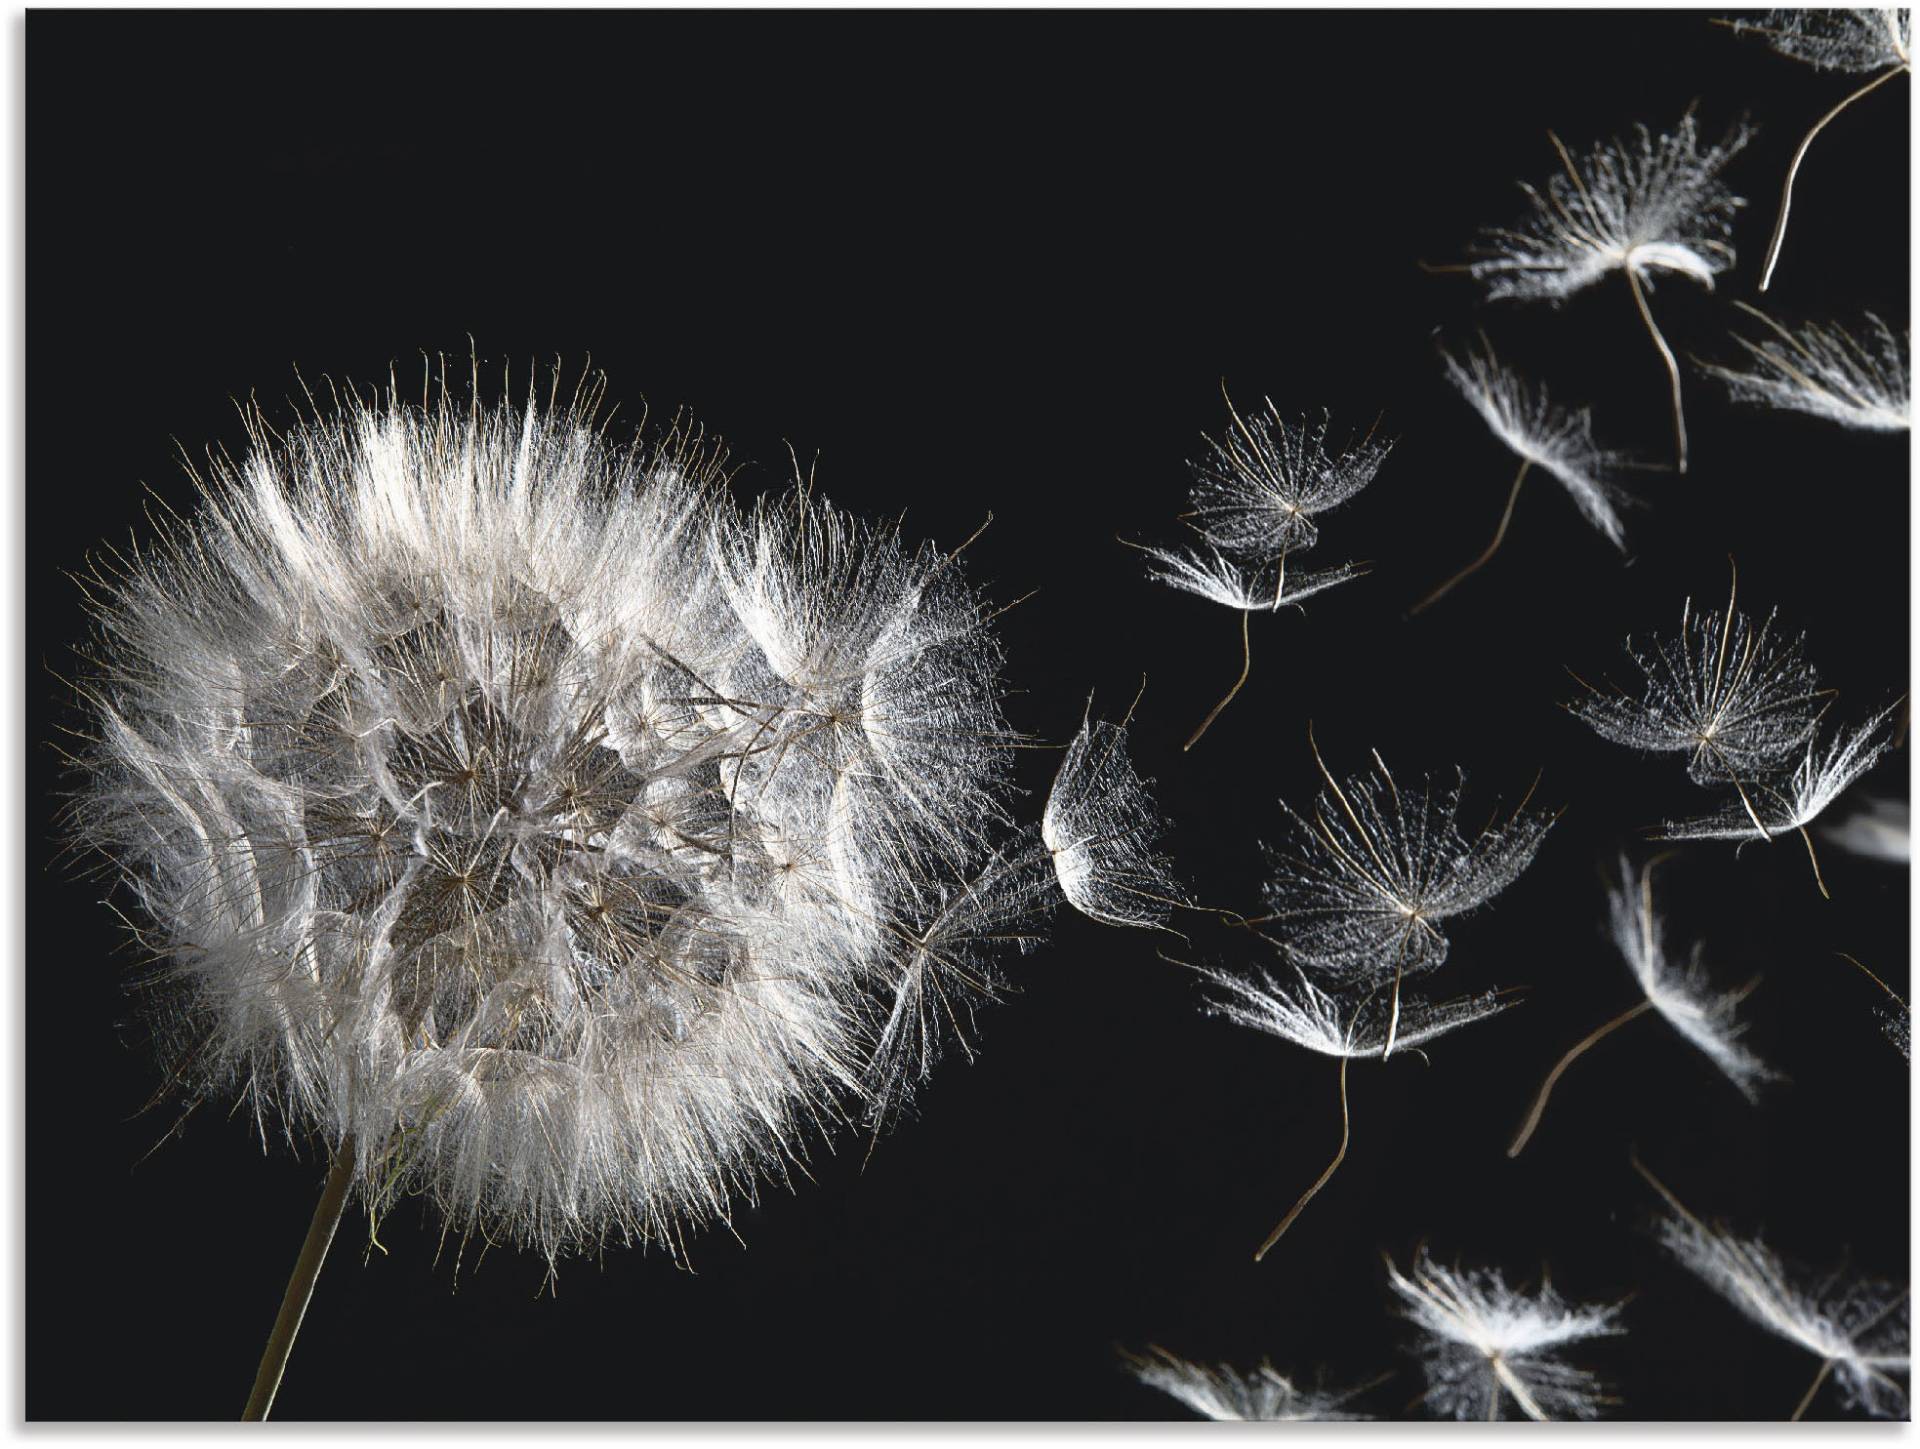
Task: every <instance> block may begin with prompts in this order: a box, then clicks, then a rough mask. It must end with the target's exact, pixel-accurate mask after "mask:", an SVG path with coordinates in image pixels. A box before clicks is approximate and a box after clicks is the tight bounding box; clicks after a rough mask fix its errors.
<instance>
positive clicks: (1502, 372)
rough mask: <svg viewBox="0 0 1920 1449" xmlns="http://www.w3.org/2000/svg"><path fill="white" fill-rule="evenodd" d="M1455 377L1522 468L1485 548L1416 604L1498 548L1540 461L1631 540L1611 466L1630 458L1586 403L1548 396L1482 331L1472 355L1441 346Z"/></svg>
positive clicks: (1587, 512)
mask: <svg viewBox="0 0 1920 1449" xmlns="http://www.w3.org/2000/svg"><path fill="white" fill-rule="evenodd" d="M1440 357H1441V360H1442V361H1443V362H1444V363H1445V364H1446V369H1447V380H1448V381H1449V382H1451V383H1452V384H1453V385H1454V386H1455V387H1456V388H1458V389H1459V390H1460V393H1461V395H1462V396H1463V397H1465V398H1466V400H1467V401H1468V402H1469V403H1471V404H1472V405H1473V409H1474V411H1475V412H1477V413H1479V414H1480V417H1481V420H1482V421H1483V422H1485V423H1486V425H1487V427H1488V429H1489V430H1490V431H1491V432H1492V433H1493V435H1494V436H1495V437H1496V438H1498V439H1499V440H1500V441H1501V442H1502V443H1504V444H1506V445H1507V447H1508V448H1509V449H1510V450H1511V451H1512V452H1513V453H1515V454H1516V455H1517V456H1518V457H1519V459H1520V471H1519V472H1518V473H1516V474H1515V475H1514V479H1513V488H1512V490H1511V491H1510V492H1509V493H1508V494H1507V506H1506V508H1505V510H1504V511H1503V512H1502V513H1501V515H1500V523H1499V526H1498V527H1497V528H1495V529H1494V532H1493V542H1491V543H1489V544H1488V545H1487V548H1486V551H1485V552H1484V553H1482V554H1481V555H1480V556H1479V557H1478V558H1476V559H1475V560H1474V561H1473V562H1472V563H1470V564H1468V565H1467V566H1466V567H1465V568H1463V569H1461V570H1460V572H1459V573H1457V574H1455V575H1454V576H1453V577H1452V578H1450V579H1448V580H1447V581H1446V582H1445V583H1443V584H1442V585H1440V587H1439V588H1437V589H1435V590H1434V591H1433V592H1432V593H1430V594H1428V595H1427V597H1426V598H1424V599H1422V600H1421V601H1420V602H1419V603H1418V604H1416V605H1414V607H1413V610H1412V612H1414V613H1416V614H1417V613H1419V612H1420V611H1421V610H1422V609H1425V608H1426V607H1427V606H1428V605H1429V604H1432V603H1435V602H1437V601H1438V600H1439V599H1440V598H1441V597H1442V596H1443V595H1444V594H1446V593H1447V592H1449V591H1450V590H1451V589H1452V588H1453V587H1454V585H1456V584H1458V583H1459V582H1460V581H1461V580H1462V579H1464V578H1466V577H1467V576H1468V575H1469V574H1472V573H1474V572H1476V571H1477V570H1479V569H1480V568H1481V567H1482V566H1483V565H1485V564H1486V562H1487V561H1488V560H1489V559H1491V558H1492V557H1493V556H1494V554H1495V553H1496V552H1497V551H1498V550H1499V548H1500V545H1501V543H1502V542H1504V541H1505V539H1506V536H1507V525H1508V524H1509V523H1510V522H1512V520H1513V506H1514V504H1515V503H1516V502H1518V501H1519V498H1520V485H1521V484H1523V483H1525V482H1526V481H1527V474H1528V473H1529V472H1530V471H1532V470H1533V469H1534V468H1536V467H1537V468H1539V469H1541V471H1543V472H1545V473H1547V474H1548V475H1550V476H1551V477H1552V478H1554V479H1555V480H1556V481H1557V482H1558V483H1559V484H1560V486H1561V487H1563V488H1565V489H1566V490H1567V492H1568V494H1569V495H1570V496H1571V497H1572V499H1573V501H1574V504H1575V506H1577V507H1578V508H1579V510H1580V512H1581V515H1582V516H1583V517H1584V518H1585V519H1586V520H1587V522H1588V523H1591V524H1592V525H1593V526H1594V527H1595V528H1597V529H1599V530H1600V532H1601V533H1603V534H1605V535H1606V536H1607V540H1608V542H1610V543H1612V544H1613V546H1614V547H1615V548H1619V549H1625V548H1626V534H1625V530H1624V529H1623V528H1622V526H1621V523H1620V515H1619V514H1618V513H1617V512H1615V511H1614V510H1615V505H1616V504H1619V503H1622V502H1624V497H1623V495H1622V494H1621V492H1620V489H1619V488H1618V487H1617V486H1615V485H1614V484H1613V483H1612V482H1611V481H1610V480H1609V479H1608V478H1607V476H1606V475H1607V474H1608V473H1609V472H1610V471H1612V470H1613V469H1615V468H1618V467H1620V466H1622V465H1623V464H1624V463H1625V462H1626V461H1627V460H1626V459H1625V457H1624V456H1623V455H1621V454H1618V453H1610V452H1607V451H1605V450H1603V449H1602V448H1601V447H1600V446H1599V445H1598V444H1596V443H1595V442H1594V441H1593V417H1592V414H1591V413H1590V412H1589V411H1588V410H1587V409H1586V408H1579V409H1575V410H1572V411H1569V410H1567V409H1565V408H1560V407H1556V406H1554V404H1553V403H1551V402H1550V401H1548V399H1547V394H1546V390H1545V389H1544V388H1540V387H1536V386H1534V385H1533V384H1531V383H1529V382H1528V381H1527V380H1526V379H1525V378H1523V377H1521V376H1520V375H1519V374H1518V373H1515V372H1513V371H1511V370H1509V369H1507V368H1505V367H1502V366H1501V365H1500V362H1499V360H1498V359H1497V358H1496V357H1495V356H1494V355H1493V347H1492V344H1490V343H1489V342H1488V341H1487V340H1486V338H1485V337H1484V336H1483V337H1482V338H1481V339H1480V348H1479V349H1478V350H1477V351H1472V350H1470V351H1468V352H1467V354H1466V356H1465V359H1464V360H1462V359H1461V358H1459V357H1456V356H1454V355H1453V353H1451V352H1448V351H1447V350H1446V349H1444V348H1442V349H1441V352H1440Z"/></svg>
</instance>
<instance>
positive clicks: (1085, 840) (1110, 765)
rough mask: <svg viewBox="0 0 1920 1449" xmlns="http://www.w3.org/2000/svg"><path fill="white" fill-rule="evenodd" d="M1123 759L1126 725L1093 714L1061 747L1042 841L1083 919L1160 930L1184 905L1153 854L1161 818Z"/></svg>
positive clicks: (1143, 785) (1043, 817)
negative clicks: (1063, 750) (1063, 751)
mask: <svg viewBox="0 0 1920 1449" xmlns="http://www.w3.org/2000/svg"><path fill="white" fill-rule="evenodd" d="M1148 783H1149V782H1148V781H1145V780H1142V779H1141V778H1140V776H1139V775H1138V774H1137V773H1136V772H1135V771H1134V768H1133V764H1132V762H1131V761H1130V760H1129V759H1128V758H1127V721H1126V720H1123V721H1121V722H1120V723H1119V724H1112V723H1110V722H1109V721H1106V720H1096V719H1093V718H1092V717H1091V716H1089V717H1087V718H1086V719H1083V720H1082V721H1081V724H1080V729H1079V731H1078V732H1077V733H1076V734H1075V735H1074V737H1073V738H1072V740H1070V741H1069V742H1068V744H1067V753H1066V756H1065V758H1063V759H1062V760H1061V762H1060V770H1059V773H1058V774H1056V775H1055V776H1054V781H1053V788H1052V789H1051V790H1050V791H1049V792H1048V794H1047V804H1046V809H1045V811H1044V812H1043V813H1042V814H1041V817H1040V839H1041V842H1042V843H1043V845H1044V846H1045V848H1046V852H1047V855H1048V857H1049V858H1050V859H1051V860H1052V862H1053V870H1054V876H1055V879H1056V880H1057V881H1058V882H1059V885H1060V891H1061V893H1062V894H1063V895H1065V896H1066V898H1067V901H1068V903H1069V904H1070V905H1072V907H1073V908H1074V909H1075V910H1077V911H1079V912H1080V913H1081V914H1082V915H1084V916H1089V917H1091V918H1092V919H1094V920H1096V921H1101V922H1103V923H1105V924H1107V925H1110V926H1161V925H1164V924H1166V920H1167V917H1168V915H1169V914H1170V913H1171V911H1172V909H1173V907H1175V906H1178V905H1184V904H1186V897H1185V893H1184V892H1183V891H1182V890H1181V888H1180V885H1179V882H1177V881H1176V880H1174V878H1173V875H1172V870H1171V867H1170V865H1169V864H1168V862H1167V861H1166V859H1165V858H1164V857H1162V856H1161V855H1160V854H1158V853H1157V851H1156V850H1155V845H1154V842H1155V838H1156V836H1157V835H1158V834H1159V832H1160V828H1161V824H1162V822H1161V819H1160V813H1159V811H1158V810H1157V809H1156V808H1155V806H1154V803H1153V800H1152V798H1151V797H1150V796H1149V795H1148V794H1147V785H1148Z"/></svg>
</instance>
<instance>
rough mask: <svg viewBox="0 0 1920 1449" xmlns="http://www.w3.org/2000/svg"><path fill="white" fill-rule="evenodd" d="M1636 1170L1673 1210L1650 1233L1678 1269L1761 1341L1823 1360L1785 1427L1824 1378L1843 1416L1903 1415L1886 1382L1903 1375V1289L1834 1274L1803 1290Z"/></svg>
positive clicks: (1754, 1247)
mask: <svg viewBox="0 0 1920 1449" xmlns="http://www.w3.org/2000/svg"><path fill="white" fill-rule="evenodd" d="M1633 1166H1634V1170H1635V1171H1637V1172H1638V1173H1639V1174H1640V1175H1641V1176H1642V1177H1644V1178H1645V1179H1646V1180H1647V1181H1648V1182H1649V1183H1650V1184H1651V1185H1652V1186H1653V1189H1654V1191H1655V1192H1657V1193H1659V1194H1660V1196H1661V1197H1662V1198H1664V1199H1665V1200H1666V1203H1667V1206H1668V1207H1669V1208H1671V1209H1672V1211H1671V1212H1670V1213H1667V1214H1666V1215H1664V1216H1662V1217H1661V1218H1660V1219H1659V1221H1658V1224H1657V1231H1658V1233H1659V1237H1660V1242H1661V1244H1662V1246H1664V1247H1665V1248H1666V1249H1667V1251H1668V1252H1670V1253H1672V1254H1673V1256H1674V1257H1675V1258H1676V1259H1678V1260H1679V1262H1680V1265H1681V1266H1682V1267H1684V1268H1685V1269H1686V1270H1687V1271H1688V1272H1690V1273H1692V1274H1693V1275H1694V1276H1695V1277H1697V1278H1699V1279H1700V1280H1701V1281H1702V1282H1704V1283H1705V1284H1706V1285H1707V1286H1708V1287H1710V1288H1712V1289H1713V1290H1714V1291H1715V1292H1716V1293H1718V1294H1719V1295H1720V1296H1721V1297H1722V1298H1725V1299H1726V1300H1727V1301H1728V1302H1729V1303H1731V1304H1732V1305H1733V1306H1734V1307H1735V1308H1737V1309H1739V1310H1740V1311H1741V1313H1743V1314H1745V1315H1746V1316H1747V1317H1748V1318H1750V1319H1751V1320H1753V1322H1755V1323H1757V1324H1759V1325H1760V1326H1761V1327H1762V1328H1764V1329H1766V1330H1767V1332H1769V1333H1771V1334H1774V1335H1775V1336H1776V1337H1779V1338H1783V1339H1785V1340H1786V1341H1787V1342H1789V1343H1793V1344H1798V1345H1799V1346H1800V1347H1801V1348H1804V1349H1805V1350H1806V1351H1807V1352H1808V1353H1811V1354H1812V1355H1813V1356H1814V1357H1816V1358H1818V1359H1819V1360H1820V1372H1819V1373H1818V1374H1816V1375H1815V1376H1814V1380H1813V1382H1812V1383H1811V1384H1810V1385H1808V1387H1807V1391H1806V1393H1805V1394H1803V1395H1802V1396H1801V1399H1800V1402H1799V1404H1798V1406H1796V1407H1795V1409H1794V1411H1793V1413H1792V1414H1791V1415H1789V1418H1790V1419H1792V1420H1793V1421H1795V1422H1798V1420H1799V1419H1800V1418H1801V1417H1802V1416H1803V1415H1804V1414H1805V1413H1806V1412H1807V1410H1808V1408H1809V1407H1811V1406H1812V1404H1813V1401H1814V1397H1815V1396H1816V1395H1817V1394H1818V1393H1819V1392H1820V1390H1821V1388H1822V1386H1823V1385H1825V1383H1826V1382H1827V1380H1828V1379H1829V1378H1831V1379H1833V1381H1834V1382H1835V1384H1836V1385H1838V1387H1839V1389H1840V1398H1841V1406H1842V1407H1843V1408H1848V1409H1852V1408H1859V1409H1861V1410H1863V1411H1864V1412H1865V1413H1866V1414H1867V1415H1869V1416H1870V1417H1872V1418H1875V1419H1894V1418H1902V1417H1904V1416H1905V1414H1906V1405H1907V1391H1906V1390H1905V1389H1904V1388H1903V1387H1902V1386H1901V1385H1900V1384H1898V1383H1896V1382H1895V1381H1894V1380H1893V1379H1892V1378H1891V1377H1890V1375H1892V1374H1896V1373H1902V1374H1903V1373H1906V1372H1908V1369H1909V1359H1908V1353H1909V1350H1908V1323H1907V1319H1908V1306H1907V1290H1906V1289H1905V1288H1899V1287H1896V1286H1895V1285H1893V1284H1891V1283H1882V1282H1879V1281H1877V1280H1874V1279H1870V1278H1851V1279H1842V1278H1841V1277H1840V1275H1839V1274H1833V1275H1831V1276H1828V1277H1826V1278H1824V1279H1823V1280H1822V1281H1821V1282H1820V1283H1819V1284H1818V1285H1817V1286H1815V1287H1811V1288H1802V1287H1800V1286H1798V1284H1797V1283H1796V1281H1795V1279H1796V1277H1798V1276H1799V1275H1796V1274H1795V1273H1793V1272H1792V1271H1790V1270H1789V1268H1788V1267H1787V1265H1786V1264H1785V1263H1783V1262H1782V1261H1781V1260H1780V1258H1779V1256H1778V1255H1777V1254H1775V1253H1774V1252H1773V1251H1772V1250H1771V1249H1769V1248H1768V1247H1767V1246H1766V1245H1765V1244H1764V1243H1762V1242H1760V1240H1759V1239H1757V1238H1741V1237H1737V1236H1735V1235H1734V1234H1733V1233H1731V1232H1729V1231H1727V1229H1725V1228H1723V1227H1721V1226H1719V1225H1718V1224H1715V1225H1713V1226H1709V1225H1708V1224H1706V1223H1703V1222H1702V1221H1700V1219H1699V1218H1697V1217H1695V1216H1694V1215H1693V1214H1692V1213H1690V1212H1688V1211H1687V1208H1686V1206H1685V1204H1683V1203H1682V1202H1681V1201H1680V1199H1679V1198H1677V1197H1675V1196H1674V1195H1673V1193H1672V1192H1670V1191H1669V1190H1668V1189H1667V1187H1666V1185H1665V1184H1664V1183H1662V1182H1661V1181H1660V1179H1659V1178H1657V1177H1655V1176H1654V1175H1653V1174H1652V1173H1651V1172H1649V1171H1647V1169H1646V1167H1645V1166H1643V1165H1642V1164H1641V1162H1640V1161H1639V1159H1637V1158H1636V1159H1634V1163H1633ZM1803 1281H1804V1280H1803Z"/></svg>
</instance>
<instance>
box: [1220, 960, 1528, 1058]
mask: <svg viewBox="0 0 1920 1449" xmlns="http://www.w3.org/2000/svg"><path fill="white" fill-rule="evenodd" d="M1200 975H1201V976H1202V977H1203V978H1204V979H1205V980H1206V982H1207V983H1208V984H1209V985H1210V986H1212V987H1214V988H1215V991H1216V994H1215V995H1214V996H1213V997H1212V998H1210V999H1209V1000H1208V1002H1207V1013H1208V1014H1209V1015H1211V1016H1223V1017H1225V1018H1226V1019H1227V1020H1228V1021H1231V1022H1232V1023H1234V1024H1235V1025H1236V1026H1245V1027H1250V1028H1252V1029H1253V1030H1255V1031H1264V1032H1266V1033H1267V1034H1268V1035H1269V1036H1277V1037H1279V1038H1280V1039H1281V1040H1282V1041H1289V1042H1292V1043H1293V1044H1294V1045H1295V1046H1298V1047H1305V1048H1306V1049H1307V1050H1308V1051H1310V1052H1319V1053H1320V1054H1321V1055H1322V1056H1329V1057H1373V1056H1380V1055H1383V1054H1384V1053H1385V1051H1386V1049H1387V1043H1388V1041H1389V1040H1391V1041H1392V1042H1393V1043H1394V1045H1395V1046H1397V1047H1400V1048H1402V1049H1403V1050H1405V1049H1411V1048H1414V1047H1418V1046H1421V1045H1423V1044H1424V1043H1426V1042H1430V1041H1432V1040H1433V1039H1434V1038H1435V1037H1438V1036H1444V1035H1445V1034H1446V1033H1448V1032H1450V1031H1453V1030H1455V1029H1456V1028H1458V1027H1463V1026H1471V1025H1472V1024H1473V1023H1474V1022H1476V1021H1484V1020H1486V1018H1488V1017H1490V1016H1497V1015H1499V1014H1500V1013H1501V1012H1503V1011H1505V1010H1506V1009H1507V1008H1508V1007H1512V1006H1518V1005H1519V1004H1520V1000H1519V998H1518V997H1517V996H1513V995H1509V994H1503V993H1501V992H1497V991H1482V992H1479V993H1477V994H1475V995H1472V996H1461V997H1456V998H1454V999H1453V1000H1451V1001H1423V1000H1420V999H1417V998H1415V997H1414V996H1412V995H1409V994H1402V995H1401V996H1400V997H1399V1000H1398V1003H1397V1004H1396V1002H1395V1000H1394V997H1393V996H1392V995H1391V994H1390V993H1389V992H1386V991H1381V990H1377V989H1371V990H1366V991H1358V992H1345V993H1341V994H1337V995H1336V994H1335V993H1333V992H1329V991H1322V990H1321V989H1320V988H1319V987H1318V986H1315V985H1314V984H1313V981H1312V980H1311V978H1309V977H1308V975H1307V973H1306V972H1304V971H1302V970H1300V969H1299V968H1298V967H1295V968H1294V977H1295V980H1294V981H1292V982H1290V983H1284V984H1283V983H1282V982H1280V981H1278V980H1276V979H1275V978H1274V977H1273V976H1272V975H1271V974H1269V973H1268V972H1265V971H1261V972H1259V973H1258V979H1257V980H1248V979H1246V978H1244V977H1241V976H1237V975H1233V974H1230V973H1228V972H1225V971H1216V970H1211V969H1205V968H1203V969H1201V971H1200ZM1396 1010H1397V1012H1398V1020H1397V1021H1396V1020H1395V1012H1396Z"/></svg>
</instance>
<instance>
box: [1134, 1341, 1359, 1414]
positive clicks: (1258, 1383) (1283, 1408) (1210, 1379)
mask: <svg viewBox="0 0 1920 1449" xmlns="http://www.w3.org/2000/svg"><path fill="white" fill-rule="evenodd" d="M1123 1356H1124V1358H1125V1360H1126V1364H1127V1368H1128V1370H1129V1371H1130V1372H1131V1373H1132V1374H1133V1376H1134V1377H1135V1378H1137V1379H1138V1380H1140V1382H1141V1383H1143V1384H1146V1385H1147V1386H1148V1387H1149V1388H1155V1389H1158V1390H1160V1392H1162V1393H1163V1394H1170V1395H1171V1396H1172V1397H1174V1398H1176V1399H1178V1400H1179V1401H1180V1402H1181V1403H1183V1404H1185V1405H1186V1406H1187V1407H1188V1408H1189V1409H1192V1410H1193V1411H1194V1413H1196V1414H1199V1415H1202V1416H1203V1417H1205V1418H1208V1419H1216V1420H1247V1421H1258V1422H1264V1423H1306V1422H1310V1421H1322V1422H1329V1423H1331V1422H1344V1423H1350V1422H1354V1421H1357V1420H1363V1419H1371V1418H1372V1417H1373V1415H1371V1414H1356V1413H1351V1412H1349V1411H1348V1410H1347V1407H1346V1406H1347V1404H1348V1403H1349V1402H1350V1401H1351V1400H1353V1399H1354V1398H1355V1397H1356V1396H1358V1395H1359V1394H1361V1393H1363V1392H1364V1391H1365V1389H1366V1388H1369V1387H1371V1385H1363V1386H1362V1387H1361V1388H1358V1389H1325V1388H1312V1389H1303V1388H1301V1387H1299V1386H1298V1385H1297V1384H1295V1383H1294V1382H1293V1380H1292V1379H1290V1378H1288V1377H1287V1376H1286V1375H1285V1374H1282V1373H1280V1372H1279V1371H1278V1370H1277V1369H1275V1368H1274V1366H1273V1365H1272V1364H1271V1363H1268V1362H1266V1361H1265V1360H1262V1361H1261V1363H1260V1365H1259V1366H1258V1367H1257V1368H1255V1369H1254V1370H1253V1372H1252V1373H1242V1372H1240V1370H1238V1369H1236V1368H1233V1367H1231V1366H1229V1365H1227V1364H1201V1363H1193V1362H1190V1361H1189V1360H1187V1359H1184V1358H1181V1357H1180V1356H1179V1355H1178V1354H1174V1353H1169V1352H1168V1351H1167V1350H1166V1349H1164V1348H1160V1347H1158V1346H1157V1345H1156V1346H1153V1347H1150V1348H1149V1349H1148V1350H1147V1351H1146V1353H1144V1354H1131V1353H1129V1354H1125V1355H1123Z"/></svg>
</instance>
